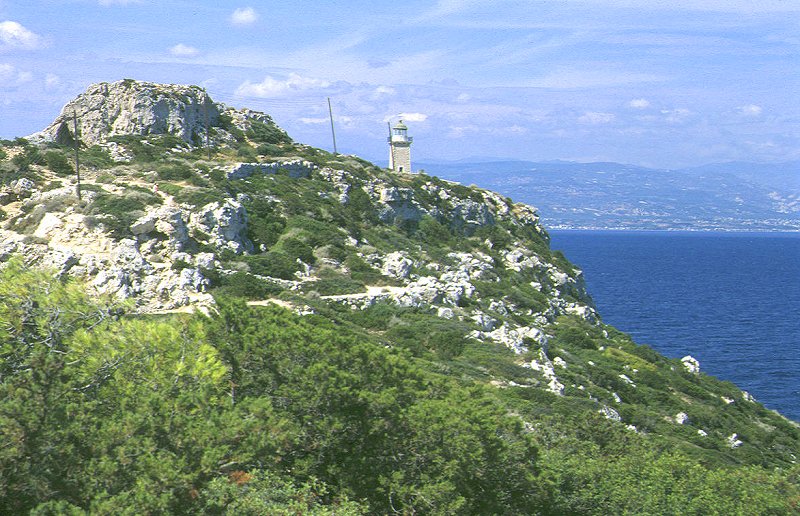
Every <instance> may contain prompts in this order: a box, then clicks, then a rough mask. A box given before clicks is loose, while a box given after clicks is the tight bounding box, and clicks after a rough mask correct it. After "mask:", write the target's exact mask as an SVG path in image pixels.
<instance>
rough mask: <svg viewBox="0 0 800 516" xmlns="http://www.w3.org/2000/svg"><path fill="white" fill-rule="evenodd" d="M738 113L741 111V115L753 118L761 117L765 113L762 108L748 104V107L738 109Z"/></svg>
mask: <svg viewBox="0 0 800 516" xmlns="http://www.w3.org/2000/svg"><path fill="white" fill-rule="evenodd" d="M737 111H739V113H741V114H742V115H744V116H753V117H755V116H759V115H760V114H761V112H762V111H764V110H763V109H761V106H756V105H755V104H748V105H746V106H740V107H738V108H737Z"/></svg>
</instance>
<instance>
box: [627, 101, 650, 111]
mask: <svg viewBox="0 0 800 516" xmlns="http://www.w3.org/2000/svg"><path fill="white" fill-rule="evenodd" d="M628 106H629V107H632V108H635V109H645V108H648V107H650V102H649V101H648V100H647V99H633V100H631V101H630V102H628Z"/></svg>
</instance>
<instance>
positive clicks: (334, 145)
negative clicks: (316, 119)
mask: <svg viewBox="0 0 800 516" xmlns="http://www.w3.org/2000/svg"><path fill="white" fill-rule="evenodd" d="M328 115H330V117H331V135H332V136H333V154H334V155H335V154H339V153H338V152H337V150H336V131H334V130H333V109H331V98H330V97H328Z"/></svg>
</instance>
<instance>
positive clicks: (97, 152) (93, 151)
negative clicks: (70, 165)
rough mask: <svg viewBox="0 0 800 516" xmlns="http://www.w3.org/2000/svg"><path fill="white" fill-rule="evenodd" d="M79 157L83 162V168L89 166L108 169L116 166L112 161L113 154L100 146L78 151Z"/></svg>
mask: <svg viewBox="0 0 800 516" xmlns="http://www.w3.org/2000/svg"><path fill="white" fill-rule="evenodd" d="M78 157H79V158H80V161H81V167H83V166H87V167H92V168H97V169H103V168H108V167H110V166H112V165H113V164H114V160H113V159H111V154H109V152H108V151H107V150H106V149H104V148H103V147H100V146H99V145H92V146H91V147H89V148H88V149H81V150H79V151H78Z"/></svg>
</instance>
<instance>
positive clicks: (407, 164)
mask: <svg viewBox="0 0 800 516" xmlns="http://www.w3.org/2000/svg"><path fill="white" fill-rule="evenodd" d="M413 140H414V138H411V137H410V136H408V127H406V125H405V124H404V123H403V121H402V120H400V121H399V122H397V123H396V124H395V125H394V127H392V128H391V133H390V136H389V168H390V169H392V170H394V171H395V172H411V142H412V141H413Z"/></svg>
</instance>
